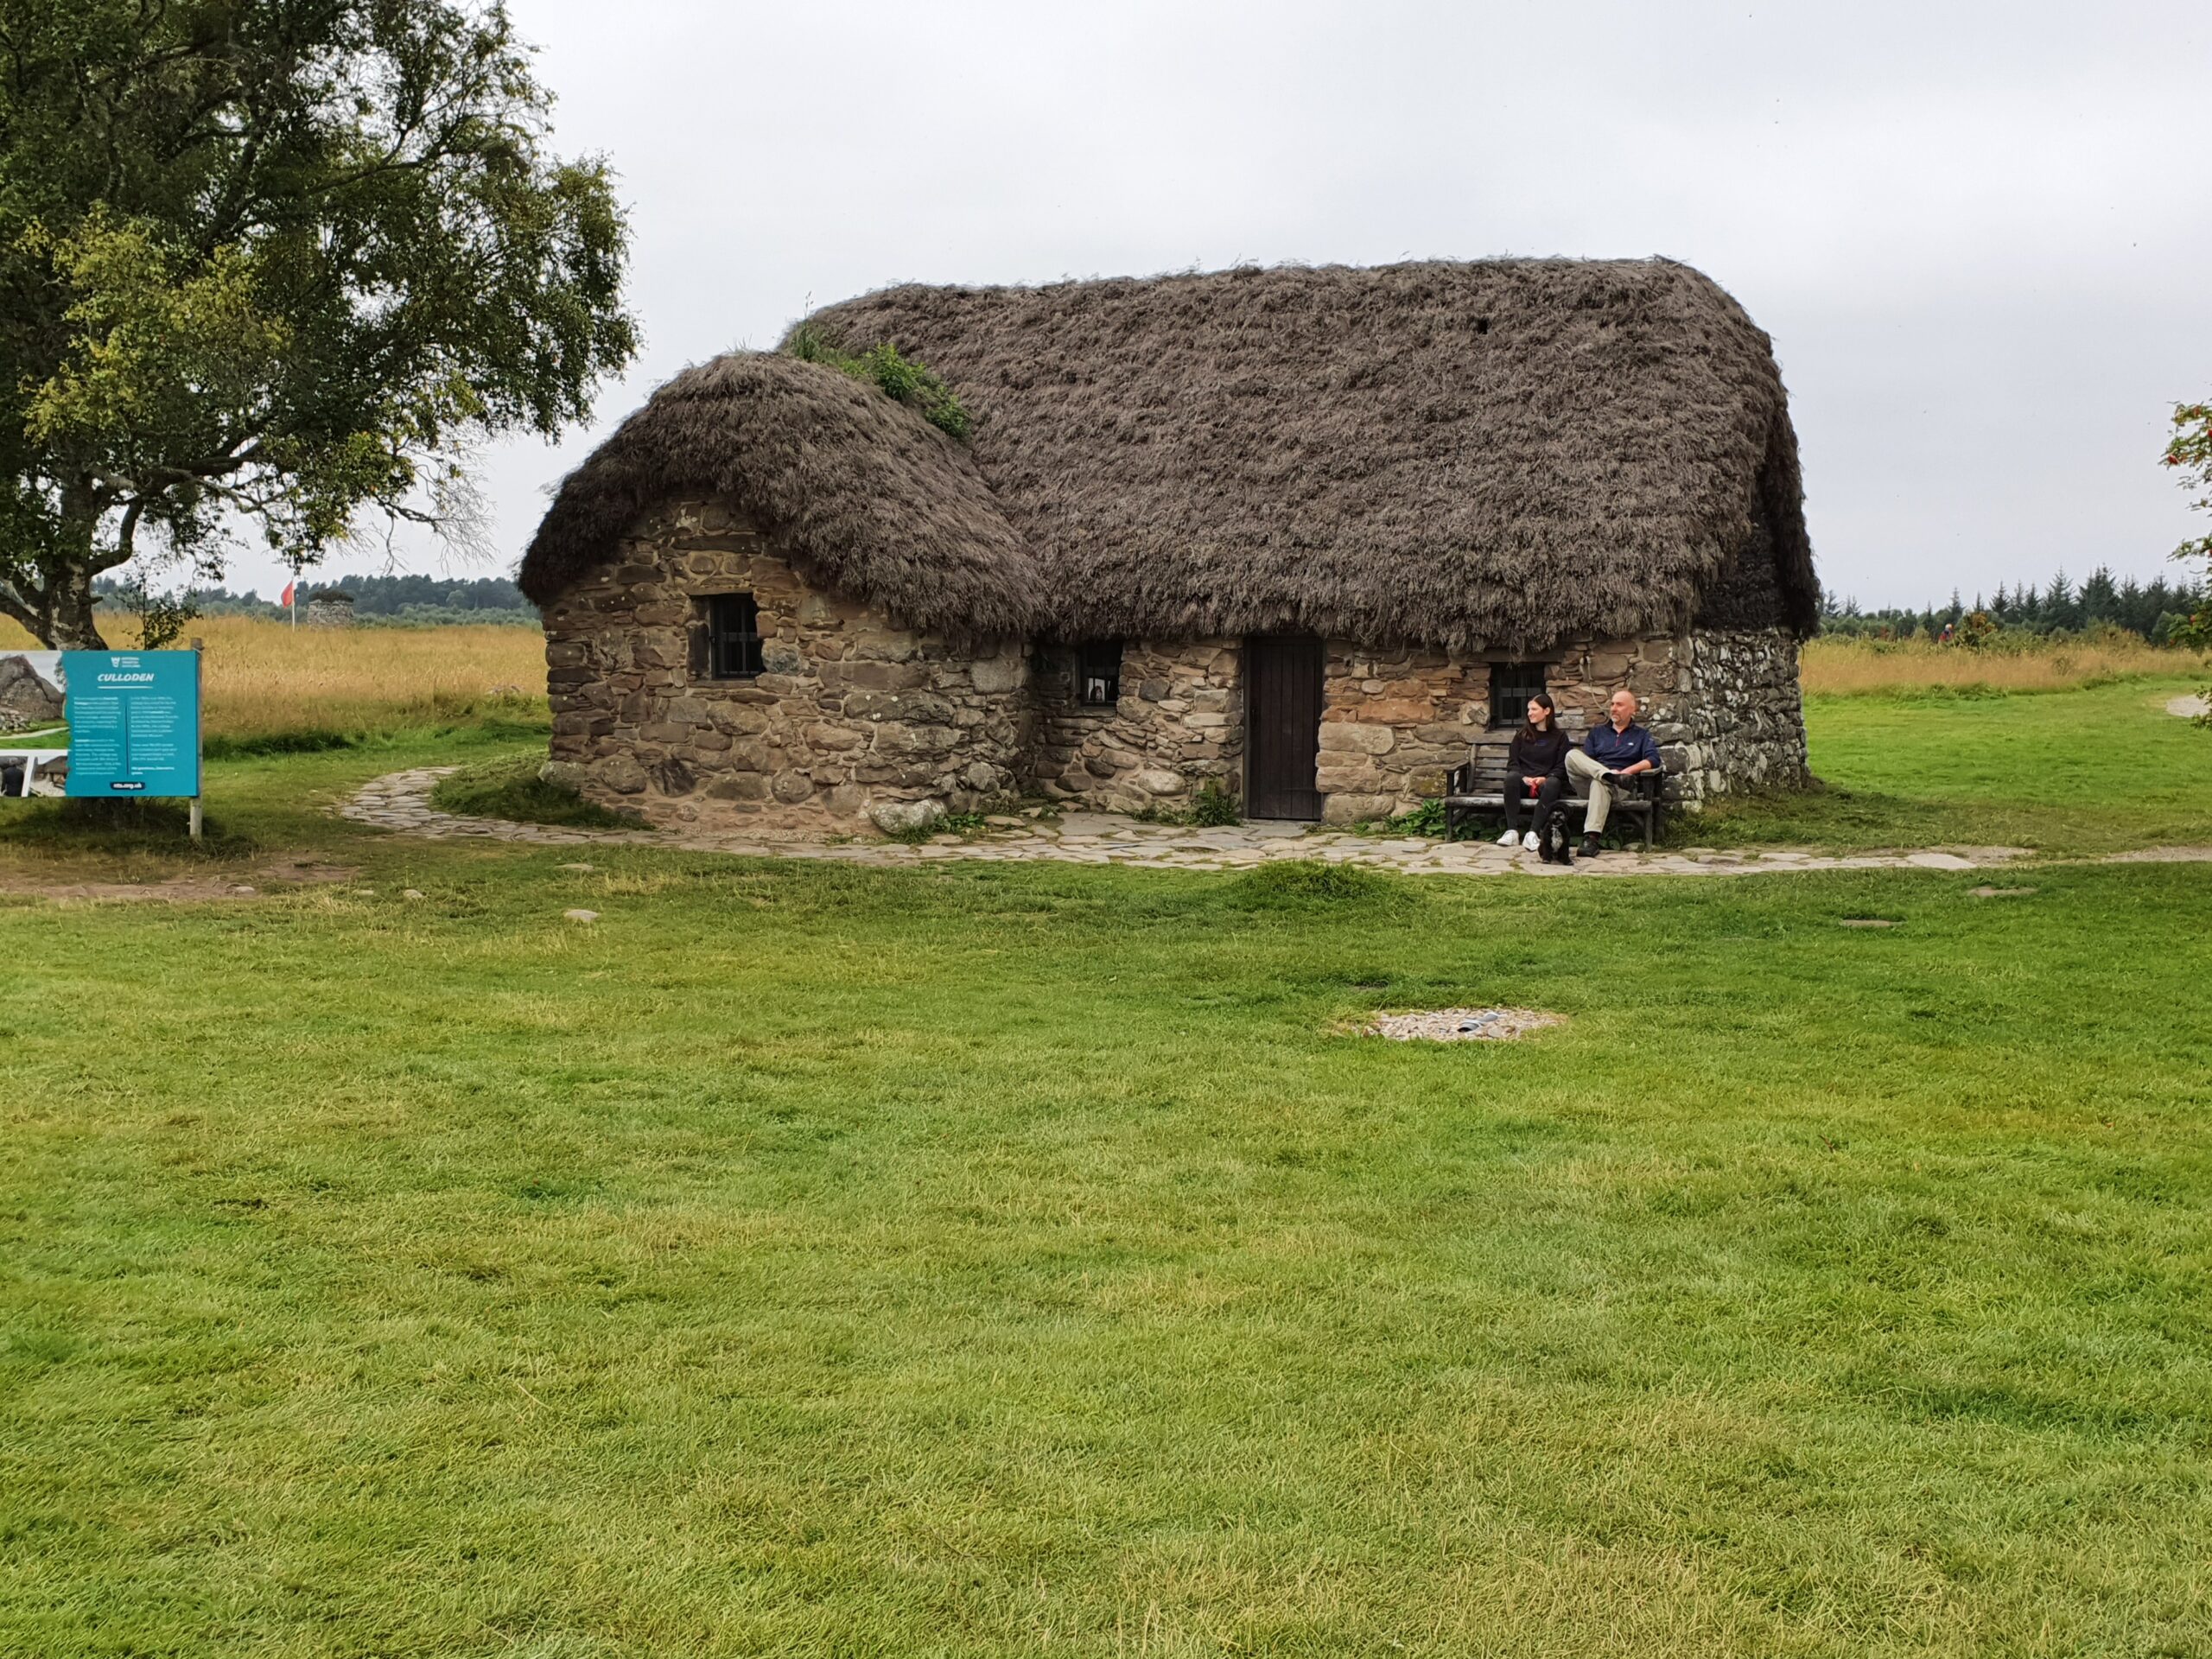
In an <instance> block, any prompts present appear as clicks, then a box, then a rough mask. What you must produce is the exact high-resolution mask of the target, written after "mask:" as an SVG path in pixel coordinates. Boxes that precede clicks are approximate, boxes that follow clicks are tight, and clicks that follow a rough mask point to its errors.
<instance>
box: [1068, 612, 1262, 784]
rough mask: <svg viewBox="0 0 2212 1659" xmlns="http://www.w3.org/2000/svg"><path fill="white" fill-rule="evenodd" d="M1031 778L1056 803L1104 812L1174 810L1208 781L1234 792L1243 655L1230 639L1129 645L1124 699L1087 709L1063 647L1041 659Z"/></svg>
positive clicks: (1071, 655) (1238, 779)
mask: <svg viewBox="0 0 2212 1659" xmlns="http://www.w3.org/2000/svg"><path fill="white" fill-rule="evenodd" d="M1038 655H1039V661H1040V662H1041V663H1042V664H1044V671H1043V672H1042V673H1040V674H1039V676H1038V677H1036V679H1035V680H1034V681H1033V684H1032V691H1033V696H1034V697H1035V701H1036V705H1037V709H1038V712H1039V732H1038V745H1037V753H1036V757H1035V760H1034V762H1033V768H1032V771H1033V776H1034V778H1035V779H1036V780H1037V785H1038V787H1039V789H1041V790H1042V791H1044V793H1045V794H1046V795H1047V796H1048V797H1050V798H1052V799H1054V800H1059V801H1068V802H1071V803H1073V804H1076V805H1078V806H1082V807H1086V808H1090V809H1093V810H1098V811H1104V812H1141V811H1143V810H1145V809H1146V808H1147V807H1151V806H1166V807H1181V806H1184V805H1187V804H1188V803H1189V800H1190V798H1191V797H1192V795H1194V794H1195V793H1196V792H1197V791H1198V790H1199V789H1200V788H1202V787H1204V785H1205V783H1206V781H1207V780H1208V779H1212V780H1213V781H1215V782H1216V783H1217V784H1219V785H1221V786H1222V787H1223V788H1224V789H1225V790H1227V791H1229V792H1230V793H1231V794H1235V793H1237V792H1239V791H1240V790H1241V788H1242V780H1243V769H1244V686H1243V675H1242V673H1241V672H1240V664H1241V663H1242V661H1243V652H1242V651H1241V650H1239V649H1238V648H1237V646H1236V644H1235V642H1233V641H1231V640H1227V639H1198V640H1192V641H1185V642H1179V643H1177V642H1165V643H1164V642H1160V641H1144V640H1137V641H1131V642H1130V643H1129V644H1128V645H1125V646H1124V647H1123V648H1122V682H1121V699H1120V701H1119V702H1116V703H1113V704H1109V705H1103V706H1096V707H1090V706H1085V705H1084V703H1083V702H1082V701H1081V699H1080V696H1079V695H1078V690H1077V684H1076V662H1077V658H1076V654H1075V652H1074V651H1073V650H1072V649H1071V648H1068V647H1065V646H1062V647H1055V648H1047V649H1046V650H1044V651H1042V652H1039V653H1038Z"/></svg>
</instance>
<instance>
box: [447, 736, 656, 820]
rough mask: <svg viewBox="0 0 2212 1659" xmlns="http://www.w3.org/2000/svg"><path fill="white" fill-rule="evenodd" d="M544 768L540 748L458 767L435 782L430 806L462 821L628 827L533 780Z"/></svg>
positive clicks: (566, 793) (571, 795) (572, 796)
mask: <svg viewBox="0 0 2212 1659" xmlns="http://www.w3.org/2000/svg"><path fill="white" fill-rule="evenodd" d="M544 764H545V753H544V751H543V749H531V750H529V751H526V752H524V753H520V754H506V755H499V756H497V757H495V758H494V759H492V760H480V761H478V762H476V763H475V764H474V765H473V766H463V767H462V768H461V770H460V771H458V772H453V773H451V774H449V775H448V776H447V777H444V778H441V779H439V780H438V783H437V787H436V788H435V789H433V790H432V791H430V804H431V805H433V806H435V807H436V808H437V809H438V810H440V811H442V812H458V813H461V814H463V815H464V816H466V817H476V818H505V819H509V820H511V821H512V822H514V823H555V824H567V825H571V826H575V827H581V828H584V829H626V828H632V827H634V826H633V825H632V823H631V821H630V820H629V819H627V818H625V817H622V816H621V815H620V813H615V812H610V811H608V810H607V809H606V808H605V807H603V806H599V805H596V804H594V803H592V802H590V801H587V800H585V799H584V798H582V796H581V795H578V794H577V793H576V792H575V791H574V790H571V789H563V788H562V787H561V786H560V785H558V784H551V783H548V782H547V781H546V780H545V779H543V778H540V777H539V776H538V775H537V772H538V768H539V767H541V766H543V765H544Z"/></svg>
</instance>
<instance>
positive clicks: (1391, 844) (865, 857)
mask: <svg viewBox="0 0 2212 1659" xmlns="http://www.w3.org/2000/svg"><path fill="white" fill-rule="evenodd" d="M454 770H455V768H454V767H452V766H418V767H416V768H415V769H414V770H413V771H410V772H392V773H391V774H389V775H388V776H385V777H383V778H378V779H376V780H375V781H373V782H372V783H370V784H368V785H365V786H364V787H363V788H362V789H361V790H360V791H359V793H357V794H356V795H355V796H354V797H353V798H352V799H351V800H349V801H347V802H346V803H345V804H343V805H341V806H340V808H339V811H340V814H341V815H342V816H343V817H346V818H349V819H351V820H352V821H353V822H354V823H365V824H370V825H372V826H374V827H375V828H377V829H391V830H397V832H399V833H400V834H402V835H410V836H429V837H432V838H434V839H445V838H455V837H466V838H468V839H471V840H489V841H512V842H524V843H525V844H529V845H534V846H542V847H583V846H591V845H594V844H596V845H602V846H604V845H617V846H634V847H660V848H665V849H671V850H675V851H680V852H703V853H728V854H733V855H740V856H743V857H747V858H793V859H821V860H827V861H834V862H837V863H850V864H865V865H871V866H879V867H883V868H912V867H914V866H918V865H925V864H939V863H944V862H947V861H964V860H976V861H984V862H991V863H1007V862H1050V863H1064V864H1122V865H1134V866H1136V867H1139V868H1147V869H1174V870H1243V869H1251V868H1255V867H1256V866H1259V865H1262V864H1267V863H1272V862H1275V861H1280V860H1285V859H1319V860H1322V861H1325V862H1328V863H1332V864H1361V865H1366V866H1370V867H1371V868H1377V869H1387V870H1396V871H1398V872H1400V873H1402V874H1407V875H1534V876H1542V877H1567V878H1570V879H1571V878H1573V877H1577V876H1594V875H1759V874H1781V873H1783V872H1787V871H1792V870H1910V869H1923V870H1973V869H1981V868H1987V867H1989V866H1992V865H1999V864H2003V863H2005V862H2007V861H2011V860H2013V859H2017V858H2021V857H2024V856H2025V853H2024V849H2020V848H2017V847H1961V848H1955V849H1945V850H1942V851H1921V852H1907V853H1855V854H1847V855H1831V854H1825V853H1808V852H1801V851H1797V850H1795V849H1787V848H1785V849H1778V850H1775V851H1764V850H1761V851H1751V850H1746V849H1726V850H1720V849H1713V848H1705V847H1691V848H1684V849H1679V850H1673V851H1668V852H1663V853H1639V852H1630V851H1623V852H1609V853H1606V854H1605V855H1603V856H1601V857H1599V858H1596V859H1582V860H1578V861H1576V862H1575V863H1574V864H1573V866H1572V867H1571V868H1570V867H1566V866H1561V865H1557V864H1547V863H1545V862H1544V861H1542V860H1541V859H1539V858H1538V857H1537V856H1536V855H1535V854H1534V853H1531V852H1525V851H1523V850H1522V849H1519V848H1517V847H1516V848H1507V847H1500V846H1498V845H1497V844H1496V843H1495V842H1491V841H1487V840H1483V841H1453V842H1446V841H1429V840H1426V839H1423V838H1422V837H1420V836H1394V837H1391V838H1389V839H1387V840H1385V839H1379V838H1376V837H1373V836H1354V835H1347V834H1344V833H1343V832H1342V831H1338V830H1321V829H1308V828H1306V827H1304V826H1298V825H1289V824H1284V823H1267V822H1261V823H1249V824H1240V825H1235V826H1224V827H1222V828H1218V829H1201V830H1193V829H1188V828H1185V827H1183V826H1179V825H1168V824H1153V823H1138V822H1137V821H1136V820H1135V819H1134V818H1125V817H1117V816H1116V815H1115V814H1112V813H1108V812H1071V813H1068V814H1066V815H1065V817H1062V818H1061V820H1060V821H1059V823H1058V824H1057V825H1052V824H1046V823H1022V824H1020V825H1019V826H1018V827H1017V826H1012V825H994V826H992V827H991V828H990V829H988V830H987V831H986V832H985V833H984V834H982V835H980V836H975V837H973V838H969V839H963V840H962V841H960V842H958V844H957V845H950V844H945V843H943V842H925V843H923V844H922V845H919V846H909V845H907V844H906V843H904V842H888V841H867V842H804V841H798V842H785V841H765V840H759V839H753V838H748V837H747V836H739V835H728V836H716V835H701V834H696V833H684V834H678V833H676V832H674V831H663V830H657V829H561V828H557V827H556V826H554V825H551V824H539V823H509V822H507V821H505V820H504V819H498V818H478V817H463V816H461V814H458V813H454V812H442V811H440V810H437V809H436V808H435V807H434V806H432V805H431V804H430V791H431V790H432V789H433V788H434V787H435V785H436V784H437V781H438V779H441V778H442V777H444V776H445V775H446V774H447V773H448V772H453V771H454ZM949 839H950V838H948V840H949ZM2119 857H2120V859H2121V860H2123V861H2127V860H2137V859H2144V858H2159V859H2165V858H2174V857H2179V858H2183V859H2191V858H2193V859H2197V860H2212V849H2208V848H2187V849H2157V850H2155V851H2153V852H2150V853H2145V854H2121V855H2119Z"/></svg>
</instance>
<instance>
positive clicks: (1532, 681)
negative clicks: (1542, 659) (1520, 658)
mask: <svg viewBox="0 0 2212 1659" xmlns="http://www.w3.org/2000/svg"><path fill="white" fill-rule="evenodd" d="M1543 689H1544V665H1543V664H1541V663H1492V664H1491V665H1490V723H1491V728H1492V729H1493V730H1495V729H1497V728H1503V727H1507V726H1518V725H1520V724H1521V723H1522V721H1525V720H1526V719H1528V717H1529V698H1531V697H1533V696H1535V695H1536V693H1537V692H1539V691H1541V690H1543Z"/></svg>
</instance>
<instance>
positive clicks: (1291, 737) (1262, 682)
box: [1244, 639, 1322, 818]
mask: <svg viewBox="0 0 2212 1659" xmlns="http://www.w3.org/2000/svg"><path fill="white" fill-rule="evenodd" d="M1321 660H1322V658H1321V642H1320V641H1319V639H1249V640H1247V641H1245V644H1244V709H1245V715H1244V718H1245V743H1244V757H1245V759H1244V812H1245V816H1246V817H1254V818H1318V817H1320V816H1321V791H1319V790H1318V789H1316V788H1315V787H1314V786H1313V764H1314V760H1315V757H1316V755H1317V754H1318V753H1319V750H1320V744H1321Z"/></svg>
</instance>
